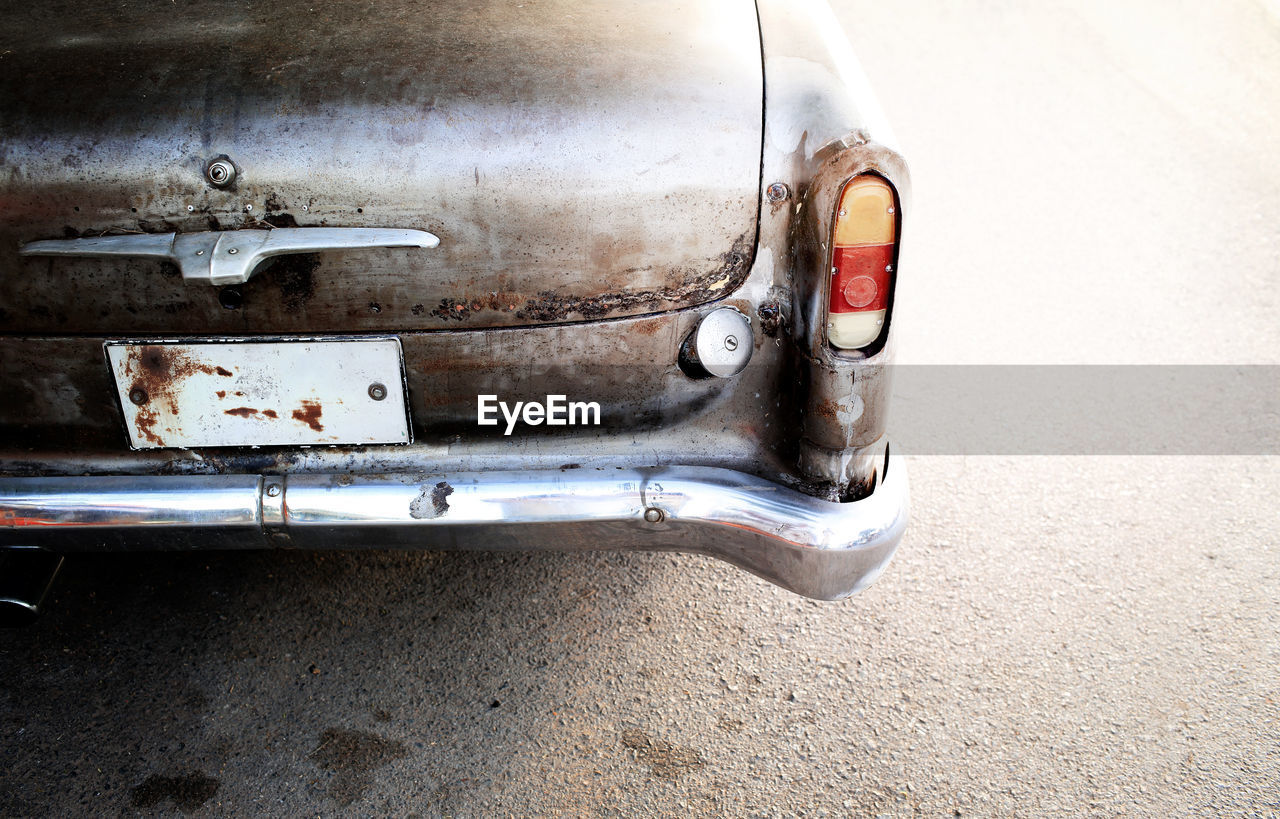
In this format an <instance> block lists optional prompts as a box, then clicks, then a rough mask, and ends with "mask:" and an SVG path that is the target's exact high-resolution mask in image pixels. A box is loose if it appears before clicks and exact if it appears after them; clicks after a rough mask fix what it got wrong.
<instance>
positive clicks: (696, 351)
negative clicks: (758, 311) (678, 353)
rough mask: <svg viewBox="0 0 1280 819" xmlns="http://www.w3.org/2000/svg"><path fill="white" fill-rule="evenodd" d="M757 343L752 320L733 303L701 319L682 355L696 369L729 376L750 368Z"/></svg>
mask: <svg viewBox="0 0 1280 819" xmlns="http://www.w3.org/2000/svg"><path fill="white" fill-rule="evenodd" d="M754 347H755V343H754V338H753V337H752V335H751V320H750V319H748V318H747V317H746V316H744V315H742V313H740V312H738V311H737V310H735V309H733V308H732V307H720V308H717V309H715V310H712V311H711V312H710V313H707V314H706V315H705V316H703V317H702V321H700V322H698V326H697V327H696V328H694V331H693V333H692V334H691V335H690V336H689V338H688V340H687V341H686V342H685V344H684V348H683V350H682V358H685V359H686V362H684V363H686V364H688V365H689V368H692V369H693V370H694V371H695V372H699V373H700V374H705V375H714V376H716V377H718V378H728V377H729V376H732V375H737V374H738V373H740V372H742V371H743V370H744V369H746V366H747V362H749V361H750V360H751V351H752V349H753V348H754Z"/></svg>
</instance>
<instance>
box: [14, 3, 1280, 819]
mask: <svg viewBox="0 0 1280 819" xmlns="http://www.w3.org/2000/svg"><path fill="white" fill-rule="evenodd" d="M939 6H941V7H939ZM838 13H839V14H840V16H841V18H842V20H843V21H844V23H845V25H846V27H847V28H848V30H849V32H850V35H851V37H852V38H853V40H854V42H855V44H856V46H857V48H858V51H859V53H860V54H861V56H862V59H863V62H864V64H865V65H866V68H867V71H868V73H869V74H870V75H871V78H872V81H873V83H874V84H875V85H876V86H877V87H878V88H879V89H880V90H881V92H882V96H883V99H884V103H885V107H886V108H887V110H888V113H889V115H890V117H891V118H892V119H893V120H894V122H895V124H896V126H897V128H898V131H899V136H900V139H901V142H902V145H903V148H904V150H905V151H906V153H907V155H908V156H909V157H910V159H911V161H912V164H913V172H914V179H915V203H916V206H915V209H914V211H913V214H912V216H913V220H912V222H911V223H910V225H909V227H908V231H909V232H908V234H907V239H908V241H909V245H908V248H909V249H908V251H907V253H906V255H904V258H903V263H902V271H903V272H902V275H903V287H904V288H905V289H904V293H903V297H902V302H901V304H902V312H901V314H900V321H901V324H900V336H899V338H900V341H901V349H902V355H903V358H904V359H905V360H907V361H915V362H966V363H971V362H984V363H1013V362H1017V363H1037V362H1043V363H1066V362H1072V363H1117V362H1124V363H1246V362H1248V363H1273V364H1274V363H1280V338H1278V335H1277V334H1278V330H1277V328H1278V327H1280V322H1277V321H1276V319H1275V316H1276V315H1277V301H1278V297H1280V276H1278V275H1277V274H1278V273H1280V265H1278V263H1277V257H1278V254H1277V250H1278V249H1280V248H1278V245H1277V238H1278V237H1280V228H1277V227H1276V226H1277V225H1280V193H1278V192H1280V164H1278V163H1277V162H1276V161H1275V157H1277V156H1280V102H1278V101H1280V17H1278V16H1277V7H1276V5H1275V4H1274V3H1268V4H1259V3H1246V2H1236V3H1219V4H1212V5H1211V6H1210V5H1204V6H1196V5H1187V4H1176V7H1175V4H1160V3H1155V2H1134V3H1129V4H1125V5H1123V6H1117V5H1116V4H1113V3H1107V2H1096V3H1079V4H1070V5H1047V6H1046V5H1038V6H1037V7H1036V9H1035V10H1034V11H1033V10H1029V9H1027V8H1024V7H1023V5H1022V4H1014V3H1005V2H983V3H979V2H976V0H974V1H973V2H953V3H947V4H934V3H924V2H918V3H891V4H873V3H867V2H846V3H841V4H840V6H839V8H838ZM909 466H910V470H911V477H912V482H913V492H914V504H913V514H914V521H913V525H912V528H911V529H910V531H909V533H908V536H907V538H906V541H905V542H904V544H903V546H902V549H901V551H900V553H899V556H898V558H897V559H896V560H895V562H894V564H893V565H892V566H891V567H890V569H889V571H888V572H887V573H886V574H885V576H884V577H883V578H882V579H881V580H880V581H879V583H878V584H877V585H876V586H874V587H873V588H872V589H870V590H869V591H867V592H866V593H864V594H863V595H861V596H860V597H858V598H856V599H854V600H852V601H849V602H846V603H842V604H819V603H813V602H809V601H805V600H802V599H800V598H797V597H795V596H792V595H790V594H788V593H786V592H783V591H780V590H778V589H775V588H773V587H771V586H768V585H767V584H765V583H764V582H762V581H758V580H756V579H755V578H753V577H750V576H746V575H743V574H742V573H740V572H738V571H736V570H734V569H731V568H729V567H727V566H723V565H720V564H718V563H715V562H713V561H711V560H709V559H703V558H697V557H683V556H669V555H617V554H597V555H576V556H566V555H553V554H522V555H497V554H330V555H323V554H297V553H280V554H228V555H203V556H192V555H161V556H125V557H119V556H113V557H103V558H84V559H80V560H77V561H75V562H74V563H72V564H71V565H70V566H69V567H68V569H67V571H66V573H65V577H64V578H63V581H62V583H61V585H60V588H59V592H58V597H57V601H56V605H55V607H54V610H53V612H52V614H51V616H49V617H48V618H46V619H45V620H43V621H42V622H41V623H40V624H39V625H38V626H36V627H35V628H33V629H30V630H27V631H24V632H20V633H11V634H5V635H0V814H5V815H14V814H26V813H30V814H51V815H72V814H77V813H106V814H131V813H135V812H137V813H142V814H150V813H173V812H179V811H185V812H190V813H192V814H194V815H228V814H237V815H240V814H245V813H249V812H255V813H266V814H279V815H301V814H313V813H314V814H322V813H332V812H335V811H338V810H345V811H346V812H349V813H351V814H380V813H397V814H408V813H417V814H421V815H441V814H444V815H457V816H487V815H505V814H520V815H524V814H554V813H563V814H567V815H584V814H586V815H592V814H602V815H649V814H663V815H677V814H679V815H684V814H688V813H706V814H713V813H720V814H728V815H806V816H810V815H814V816H816V815H824V814H825V815H847V814H869V815H878V814H890V815H904V814H912V813H917V812H919V813H924V814H928V815H953V814H959V815H973V814H978V815H992V814H999V815H1006V814H1025V815H1043V814H1048V813H1064V814H1082V813H1088V814H1097V815H1114V814H1117V813H1131V814H1143V815H1160V816H1164V815H1172V814H1188V813H1199V814H1223V813H1228V812H1233V813H1245V814H1259V815H1277V814H1280V795H1278V794H1280V673H1278V671H1277V669H1280V627H1278V626H1280V614H1278V613H1277V612H1278V611H1280V554H1278V547H1277V539H1278V538H1277V534H1278V533H1280V513H1278V512H1277V506H1278V504H1277V496H1278V495H1280V458H1276V457H1235V458H1211V457H1146V458H1136V457H1126V456H1123V455H1114V456H1094V457H1016V458H1015V457H996V456H987V457H967V458H960V457H940V456H917V457H913V458H912V459H911V461H910V465H909Z"/></svg>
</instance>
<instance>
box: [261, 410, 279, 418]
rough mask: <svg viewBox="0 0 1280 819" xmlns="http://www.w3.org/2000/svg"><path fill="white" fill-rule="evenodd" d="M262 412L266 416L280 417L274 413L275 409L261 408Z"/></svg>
mask: <svg viewBox="0 0 1280 819" xmlns="http://www.w3.org/2000/svg"><path fill="white" fill-rule="evenodd" d="M262 414H263V415H265V416H267V417H268V418H279V417H280V416H279V415H276V411H275V410H263V411H262Z"/></svg>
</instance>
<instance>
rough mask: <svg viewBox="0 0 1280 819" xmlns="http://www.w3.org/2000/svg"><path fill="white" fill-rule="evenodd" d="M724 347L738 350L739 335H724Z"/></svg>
mask: <svg viewBox="0 0 1280 819" xmlns="http://www.w3.org/2000/svg"><path fill="white" fill-rule="evenodd" d="M724 348H725V349H726V350H736V349H738V337H737V336H725V337H724Z"/></svg>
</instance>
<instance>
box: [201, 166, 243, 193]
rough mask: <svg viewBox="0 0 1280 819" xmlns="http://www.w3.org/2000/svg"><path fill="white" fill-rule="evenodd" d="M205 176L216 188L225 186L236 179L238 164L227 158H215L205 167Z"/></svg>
mask: <svg viewBox="0 0 1280 819" xmlns="http://www.w3.org/2000/svg"><path fill="white" fill-rule="evenodd" d="M204 178H205V179H207V180H209V184H210V185H213V186H214V187H216V188H225V187H227V186H228V185H230V184H231V183H232V182H234V181H235V179H236V166H235V165H232V164H231V162H230V160H227V159H214V160H211V161H210V162H209V164H208V165H206V166H205V167H204Z"/></svg>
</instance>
